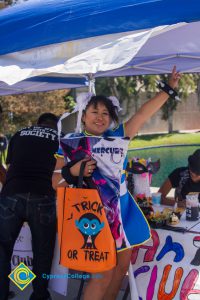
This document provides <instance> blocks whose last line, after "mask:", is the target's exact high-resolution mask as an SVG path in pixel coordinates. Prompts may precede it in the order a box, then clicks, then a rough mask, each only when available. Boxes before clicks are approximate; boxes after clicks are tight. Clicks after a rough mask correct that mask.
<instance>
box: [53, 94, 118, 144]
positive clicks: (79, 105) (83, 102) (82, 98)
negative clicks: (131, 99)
mask: <svg viewBox="0 0 200 300" xmlns="http://www.w3.org/2000/svg"><path fill="white" fill-rule="evenodd" d="M93 96H95V94H93V93H90V92H89V93H80V94H79V95H78V97H77V99H76V105H75V107H74V109H73V111H72V112H71V113H69V112H66V113H64V114H63V115H62V116H61V117H60V119H59V121H58V137H59V139H60V134H61V130H62V120H63V119H65V118H67V117H68V116H69V115H71V114H73V113H75V112H78V117H77V125H76V129H75V132H80V130H81V119H82V114H83V110H85V108H86V106H87V105H88V103H89V101H90V100H91V98H92V97H93ZM108 99H110V100H111V102H112V104H113V106H115V107H116V109H117V112H119V111H120V110H122V108H121V107H120V104H119V100H118V99H117V98H116V97H115V96H110V97H108Z"/></svg>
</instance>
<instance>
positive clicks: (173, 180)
mask: <svg viewBox="0 0 200 300" xmlns="http://www.w3.org/2000/svg"><path fill="white" fill-rule="evenodd" d="M172 188H175V198H174V199H166V196H167V194H168V193H169V191H170V190H171V189H172ZM159 192H160V193H162V204H168V205H174V204H175V199H176V201H178V205H179V206H185V200H186V195H187V194H189V193H199V202H200V149H198V150H196V151H195V152H194V153H193V154H192V155H190V156H189V157H188V166H187V167H180V168H177V169H175V170H174V171H173V172H172V173H171V174H170V175H169V177H168V178H167V179H166V180H165V182H164V183H163V185H162V186H161V188H160V189H159Z"/></svg>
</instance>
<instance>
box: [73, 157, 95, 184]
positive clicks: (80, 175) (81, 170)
mask: <svg viewBox="0 0 200 300" xmlns="http://www.w3.org/2000/svg"><path fill="white" fill-rule="evenodd" d="M86 163H87V161H83V162H82V163H81V166H80V174H79V177H78V184H77V188H82V187H83V173H84V170H85V165H86ZM84 181H85V183H86V184H87V186H88V188H90V189H97V187H96V185H95V183H94V182H93V180H92V178H91V177H85V178H84Z"/></svg>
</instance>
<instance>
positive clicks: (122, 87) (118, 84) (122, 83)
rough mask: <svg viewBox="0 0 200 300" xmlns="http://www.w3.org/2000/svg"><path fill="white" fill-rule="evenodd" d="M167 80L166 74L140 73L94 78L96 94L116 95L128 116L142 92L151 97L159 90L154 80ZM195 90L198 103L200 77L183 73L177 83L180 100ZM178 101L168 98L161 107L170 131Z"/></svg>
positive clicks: (138, 101)
mask: <svg viewBox="0 0 200 300" xmlns="http://www.w3.org/2000/svg"><path fill="white" fill-rule="evenodd" d="M157 80H158V81H159V80H162V81H166V82H167V81H168V75H141V76H127V77H116V78H98V79H96V91H97V94H105V95H107V96H108V95H114V96H116V97H117V98H118V99H119V100H120V102H121V105H122V107H123V111H124V113H123V117H125V118H126V117H128V115H129V113H130V111H132V108H133V107H134V108H135V111H137V110H138V108H139V104H140V98H141V96H142V95H144V93H145V94H146V97H147V99H149V98H151V97H152V96H153V95H154V94H155V93H157V92H158V91H159V89H158V87H157V83H156V81H157ZM194 92H197V94H198V97H199V103H200V77H199V75H198V74H184V75H182V78H181V80H180V83H179V88H178V94H179V97H180V98H181V99H182V101H184V100H186V99H187V97H188V96H189V95H190V94H191V93H194ZM178 104H179V103H178V102H177V101H176V100H174V99H171V98H170V99H169V100H168V101H167V102H166V103H165V105H163V107H162V109H161V110H162V119H163V120H168V121H169V123H170V122H171V124H169V131H172V129H173V127H172V117H173V112H174V111H175V110H176V108H177V106H178Z"/></svg>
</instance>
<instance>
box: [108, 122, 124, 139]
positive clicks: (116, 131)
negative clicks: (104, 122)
mask: <svg viewBox="0 0 200 300" xmlns="http://www.w3.org/2000/svg"><path fill="white" fill-rule="evenodd" d="M124 132H125V131H124V124H123V123H121V124H119V125H118V126H117V127H115V128H113V129H108V130H107V131H106V132H105V133H104V136H106V137H107V136H119V137H124Z"/></svg>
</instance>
